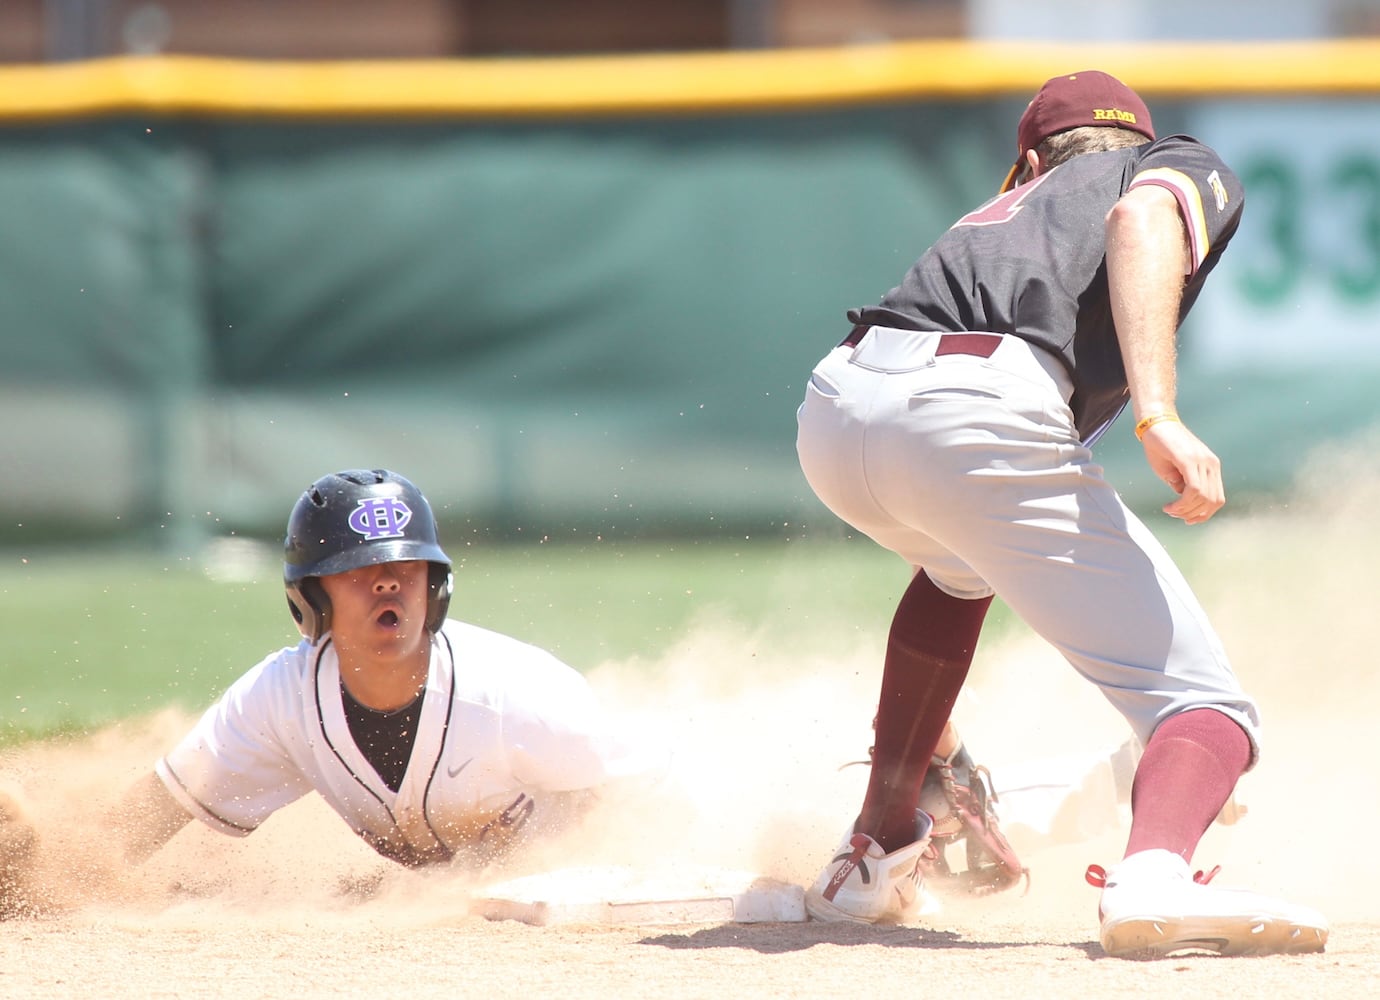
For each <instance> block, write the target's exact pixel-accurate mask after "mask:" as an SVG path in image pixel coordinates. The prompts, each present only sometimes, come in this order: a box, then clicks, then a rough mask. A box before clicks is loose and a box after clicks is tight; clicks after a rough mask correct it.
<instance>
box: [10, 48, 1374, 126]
mask: <svg viewBox="0 0 1380 1000" xmlns="http://www.w3.org/2000/svg"><path fill="white" fill-rule="evenodd" d="M1080 69H1102V70H1106V71H1107V72H1110V73H1113V74H1114V75H1116V76H1119V77H1121V78H1122V79H1123V80H1125V81H1126V82H1127V83H1129V84H1131V85H1132V86H1133V87H1135V88H1136V89H1137V90H1139V91H1141V92H1142V93H1143V94H1145V95H1147V96H1159V97H1185V98H1218V97H1249V96H1259V95H1276V96H1310V95H1311V96H1318V95H1338V96H1340V95H1373V94H1380V39H1368V40H1354V41H1353V40H1336V41H1317V42H1279V43H1198V42H1194V43H1148V44H1137V45H1091V44H1076V45H1075V44H1039V43H984V42H965V41H920V42H901V43H881V44H868V45H856V46H848V47H841V48H814V49H775V50H753V51H733V52H703V53H690V54H682V55H632V56H603V57H594V56H589V57H562V58H523V59H453V60H415V61H343V62H269V61H248V60H231V59H207V58H198V57H188V56H149V57H141V56H123V57H116V58H110V59H96V60H90V61H86V62H72V63H54V64H43V65H9V66H3V67H0V121H11V122H13V121H22V120H29V119H33V120H50V119H58V118H69V117H87V116H92V115H109V114H130V113H133V114H141V113H144V114H150V115H209V116H254V117H262V116H283V117H311V118H322V117H325V118H336V117H339V118H352V117H361V116H380V117H399V116H410V117H452V118H454V117H461V118H521V117H532V116H544V117H546V116H554V117H566V116H586V115H631V114H652V115H656V114H690V113H725V112H733V111H754V110H774V109H789V108H810V107H822V106H829V105H840V104H865V103H874V102H885V101H907V100H924V99H967V98H989V97H996V96H1021V95H1025V94H1029V93H1032V92H1033V91H1034V90H1035V88H1037V87H1038V86H1039V84H1040V83H1042V82H1043V81H1044V80H1046V79H1048V78H1049V77H1051V76H1054V75H1056V74H1059V73H1064V72H1072V71H1075V70H1080Z"/></svg>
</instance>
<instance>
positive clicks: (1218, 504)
mask: <svg viewBox="0 0 1380 1000" xmlns="http://www.w3.org/2000/svg"><path fill="white" fill-rule="evenodd" d="M1141 444H1143V445H1144V446H1145V460H1146V461H1147V462H1149V463H1150V468H1151V469H1153V470H1154V473H1155V475H1157V476H1159V477H1160V478H1161V479H1163V480H1164V481H1165V482H1166V483H1167V484H1168V485H1169V488H1170V489H1171V490H1173V491H1174V492H1175V493H1177V494H1179V498H1178V499H1177V500H1175V501H1173V502H1172V503H1167V504H1165V505H1164V512H1165V513H1166V514H1168V515H1169V516H1170V517H1177V518H1179V519H1180V520H1181V521H1183V522H1184V523H1185V524H1202V523H1203V522H1204V521H1206V520H1207V519H1208V518H1210V517H1212V515H1213V514H1216V513H1217V512H1218V511H1219V510H1221V509H1222V505H1223V504H1225V503H1226V502H1227V494H1226V489H1225V487H1223V485H1222V462H1221V460H1220V459H1218V457H1217V456H1216V455H1215V454H1213V452H1212V449H1211V448H1209V447H1208V446H1207V445H1205V444H1203V442H1202V441H1200V440H1198V436H1197V435H1196V434H1194V433H1193V432H1192V431H1190V430H1189V429H1188V428H1187V427H1185V426H1184V425H1183V424H1181V423H1179V422H1178V421H1174V420H1165V421H1162V422H1160V423H1157V424H1153V425H1152V426H1151V427H1150V428H1148V429H1147V430H1146V432H1145V437H1144V438H1143V439H1142V440H1141Z"/></svg>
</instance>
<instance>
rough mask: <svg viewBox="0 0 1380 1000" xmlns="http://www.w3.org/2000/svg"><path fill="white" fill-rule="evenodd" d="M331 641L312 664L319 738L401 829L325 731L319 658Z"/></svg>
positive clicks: (359, 833) (361, 832) (363, 833)
mask: <svg viewBox="0 0 1380 1000" xmlns="http://www.w3.org/2000/svg"><path fill="white" fill-rule="evenodd" d="M332 641H333V640H331V639H327V640H326V641H325V642H323V643H322V644H321V646H320V647H319V648H318V649H317V651H316V662H315V663H314V664H313V665H312V687H313V688H314V689H315V691H316V722H317V725H319V726H320V727H321V738H322V739H323V740H325V741H326V746H328V747H330V748H331V753H333V754H335V759H336V760H338V761H340V766H341V767H343V768H345V770H346V771H347V772H349V775H350V777H352V778H354V779H355V782H356V783H357V784H358V785H359V787H360V788H362V789H364V790H365V791H366V792H368V793H369V794H370V795H372V796H373V797H374V800H375V801H376V802H378V804H379V805H381V806H383V811H384V812H386V813H387V814H388V821H389V822H390V823H392V824H393V826H394V828H395V829H401V828H400V827H399V826H398V818H397V817H396V816H394V815H393V810H392V809H389V808H388V803H387V802H385V801H383V797H382V796H381V795H379V793H378V792H376V791H374V790H373V789H372V788H370V787H369V785H368V783H367V782H366V781H365V780H364V779H363V778H361V777H360V776H359V775H358V774H356V773H355V770H354V768H352V767H351V766H350V765H349V764H348V763H346V761H345V757H344V756H343V755H342V754H341V752H340V751H339V750H338V749H337V748H336V745H335V744H334V743H332V742H331V736H330V734H329V733H328V732H326V714H325V712H323V711H322V707H323V706H322V704H321V658H322V657H323V656H325V655H326V649H327V648H328V647H329V646H330V645H331V643H332ZM347 729H348V727H347ZM355 835H356V836H359V837H364V838H365V839H366V840H368V839H369V837H370V836H372V835H371V834H369V833H368V832H367V831H365V830H356V831H355Z"/></svg>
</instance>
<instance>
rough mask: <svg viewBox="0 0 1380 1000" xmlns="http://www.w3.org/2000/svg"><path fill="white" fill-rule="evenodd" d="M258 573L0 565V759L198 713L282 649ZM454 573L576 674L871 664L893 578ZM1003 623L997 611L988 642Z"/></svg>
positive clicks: (504, 562) (658, 546)
mask: <svg viewBox="0 0 1380 1000" xmlns="http://www.w3.org/2000/svg"><path fill="white" fill-rule="evenodd" d="M1169 534H1170V536H1171V537H1170V544H1171V546H1173V538H1174V536H1175V535H1176V533H1175V532H1173V531H1172V530H1171V531H1170V533H1169ZM254 555H255V557H254V558H252V559H248V560H246V559H245V558H244V553H242V552H240V553H238V554H237V555H236V558H234V559H233V560H227V558H226V557H225V554H224V553H220V554H215V553H212V554H210V555H208V556H207V557H206V558H204V559H198V560H180V561H179V560H170V559H168V558H164V557H159V556H157V555H154V554H150V553H142V554H141V553H131V552H118V551H108V550H101V549H93V550H90V551H85V552H43V551H39V552H26V553H19V552H13V551H12V552H4V553H0V624H3V628H0V635H4V636H5V637H6V641H7V647H6V650H5V653H4V656H3V659H2V660H0V746H3V745H6V744H13V743H17V742H22V741H24V740H28V739H33V738H39V737H48V736H54V735H60V734H72V733H82V732H86V731H89V730H90V729H92V728H95V727H99V726H102V725H105V724H108V723H110V722H113V721H115V720H118V719H121V718H127V717H130V716H134V715H142V714H145V713H148V712H152V711H156V710H158V709H161V708H165V707H168V706H180V707H182V708H184V709H187V710H196V709H200V708H202V707H205V706H206V705H208V704H209V703H210V702H211V701H212V700H213V699H214V698H215V697H216V696H217V695H218V694H219V693H220V692H221V691H222V690H224V688H225V687H226V685H228V684H229V683H230V682H231V681H232V680H234V679H235V678H236V677H238V676H239V675H240V674H242V673H243V672H244V671H245V670H247V669H249V667H251V666H253V665H254V664H255V663H257V662H258V661H259V660H260V659H262V658H263V657H264V656H265V655H267V654H268V653H271V652H273V651H275V650H277V649H278V648H279V647H281V646H284V645H289V644H292V643H295V642H296V641H297V633H296V630H295V628H294V627H293V625H292V622H291V620H290V618H289V617H288V612H287V605H286V603H285V601H284V597H283V590H282V583H281V575H280V574H281V564H280V563H279V562H278V561H277V554H276V553H275V552H274V551H273V549H272V548H269V547H265V548H263V549H261V550H257V551H256V552H255V554H254ZM451 556H452V558H454V559H455V560H456V594H455V597H454V599H453V600H452V603H451V616H452V617H454V618H460V619H462V620H465V621H469V622H473V623H475V624H478V625H483V626H485V627H487V628H492V629H496V630H498V631H500V632H505V633H507V634H509V635H513V636H517V637H519V638H521V639H524V640H526V641H528V642H532V643H534V644H536V645H538V646H542V647H545V648H547V649H549V650H551V651H552V652H554V653H555V654H557V655H558V656H560V657H561V658H562V659H564V660H565V661H566V662H568V663H570V664H571V665H572V666H574V667H575V668H576V669H579V670H590V669H592V668H594V667H596V666H598V665H600V664H601V663H605V662H608V661H620V662H622V661H646V662H655V661H656V660H658V659H659V658H660V657H662V656H663V655H664V654H666V653H667V652H668V651H671V650H673V649H674V648H675V647H676V645H677V644H678V643H681V642H683V641H684V640H685V639H686V638H687V637H688V636H690V635H692V634H693V633H694V632H695V630H696V629H699V628H707V627H725V628H731V629H741V630H742V631H743V633H744V634H745V635H747V634H751V635H752V636H753V639H754V643H755V644H757V648H762V647H763V646H764V645H765V646H767V647H769V648H770V649H772V650H773V652H779V653H782V654H786V655H788V654H789V653H790V651H792V650H793V649H799V650H802V651H808V652H810V653H812V654H819V653H821V652H823V653H825V654H828V653H831V652H832V651H834V650H835V649H836V650H838V651H840V652H842V651H846V650H849V649H854V648H856V647H857V646H858V644H859V643H864V642H865V643H868V644H872V645H875V646H877V647H878V648H880V644H881V642H882V639H883V637H884V635H885V631H886V628H887V626H888V624H889V622H890V619H891V612H892V609H893V607H894V606H895V602H896V599H897V598H898V597H899V595H900V593H901V591H902V589H903V588H904V586H905V583H906V578H907V573H906V569H905V567H904V566H903V565H902V564H901V562H900V560H898V559H897V558H896V557H894V556H892V555H891V554H889V553H887V552H884V551H882V550H881V549H879V548H877V547H876V546H874V545H872V544H871V543H870V542H867V541H861V540H856V539H854V540H832V541H820V540H814V541H787V540H784V539H781V538H768V539H756V538H742V539H737V540H716V541H694V540H690V541H686V540H668V541H665V542H641V543H636V544H634V543H622V544H620V543H612V542H604V543H595V544H582V545H574V544H569V545H558V544H536V545H519V544H512V545H498V544H495V545H491V546H471V547H462V548H460V549H459V550H458V551H452V552H451ZM231 568H237V569H236V572H235V573H234V574H232V576H233V578H226V575H227V574H226V572H225V571H228V570H229V569H231ZM215 569H219V570H221V571H222V572H219V573H213V572H211V571H212V570H215ZM1012 620H1013V618H1012V616H1011V615H1010V613H1009V611H1007V609H1006V608H1005V607H1004V606H1003V605H1001V604H1000V603H998V604H995V605H994V606H993V612H992V615H991V616H990V618H989V633H988V634H989V635H990V634H994V633H997V632H999V631H1000V630H1002V629H1005V628H1007V627H1009V626H1010V624H1011V622H1012ZM831 644H833V645H832V646H831Z"/></svg>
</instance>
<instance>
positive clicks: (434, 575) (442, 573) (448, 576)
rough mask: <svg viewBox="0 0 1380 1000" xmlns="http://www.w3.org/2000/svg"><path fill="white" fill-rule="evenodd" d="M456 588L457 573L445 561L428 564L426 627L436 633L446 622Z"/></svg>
mask: <svg viewBox="0 0 1380 1000" xmlns="http://www.w3.org/2000/svg"><path fill="white" fill-rule="evenodd" d="M454 590H455V575H454V574H453V573H451V571H450V567H449V566H447V565H446V564H445V563H438V562H434V563H428V564H427V595H426V629H427V631H428V632H431V633H433V634H435V633H436V632H439V631H440V630H441V626H442V625H443V624H445V621H446V612H447V611H448V610H449V609H450V595H451V594H452V593H453V592H454Z"/></svg>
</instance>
